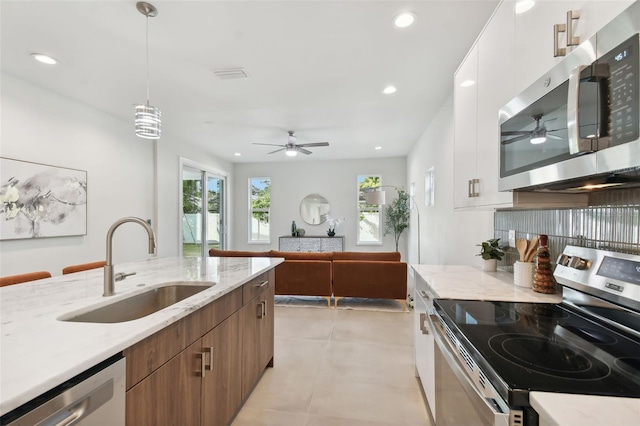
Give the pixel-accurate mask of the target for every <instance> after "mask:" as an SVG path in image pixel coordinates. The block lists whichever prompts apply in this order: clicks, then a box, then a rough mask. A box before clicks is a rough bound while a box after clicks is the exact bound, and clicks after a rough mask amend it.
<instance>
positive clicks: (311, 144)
mask: <svg viewBox="0 0 640 426" xmlns="http://www.w3.org/2000/svg"><path fill="white" fill-rule="evenodd" d="M297 146H306V147H312V146H329V142H312V143H303V144H298V145H297Z"/></svg>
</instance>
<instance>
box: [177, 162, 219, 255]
mask: <svg viewBox="0 0 640 426" xmlns="http://www.w3.org/2000/svg"><path fill="white" fill-rule="evenodd" d="M181 163H182V215H181V216H182V219H181V229H182V255H183V256H208V253H209V249H211V248H218V249H219V248H222V249H224V248H225V247H226V226H225V223H226V215H225V205H226V201H225V191H224V189H225V187H226V177H225V176H224V175H222V174H218V173H214V172H209V171H207V170H205V169H204V168H203V166H199V165H197V164H195V163H192V162H190V161H187V160H181ZM204 206H206V209H205V207H204Z"/></svg>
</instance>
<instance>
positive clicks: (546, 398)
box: [411, 265, 640, 426]
mask: <svg viewBox="0 0 640 426" xmlns="http://www.w3.org/2000/svg"><path fill="white" fill-rule="evenodd" d="M411 267H412V268H413V270H414V271H416V273H418V275H420V276H421V277H422V278H424V280H425V281H426V282H427V284H428V285H429V287H430V289H431V290H432V291H433V292H434V295H435V297H440V298H446V299H468V300H497V301H504V302H511V301H515V302H533V303H535V302H542V303H559V302H560V301H561V300H562V296H561V295H560V294H555V295H548V294H539V293H535V292H534V291H533V290H531V289H528V288H523V287H517V286H515V285H513V274H511V273H509V272H503V271H498V272H483V271H481V270H480V268H475V267H472V266H464V265H411ZM529 398H530V402H531V406H532V407H533V408H534V410H536V412H538V414H539V415H540V425H541V426H546V425H554V426H590V425H593V426H603V425H607V426H638V425H640V398H616V397H607V396H594V395H573V394H562V393H549V392H531V393H530V395H529Z"/></svg>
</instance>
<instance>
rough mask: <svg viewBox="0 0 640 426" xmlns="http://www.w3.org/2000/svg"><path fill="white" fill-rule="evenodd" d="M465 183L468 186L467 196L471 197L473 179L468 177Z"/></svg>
mask: <svg viewBox="0 0 640 426" xmlns="http://www.w3.org/2000/svg"><path fill="white" fill-rule="evenodd" d="M467 185H468V188H467V197H468V198H473V180H472V179H469V180H468V181H467Z"/></svg>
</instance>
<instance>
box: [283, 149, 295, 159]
mask: <svg viewBox="0 0 640 426" xmlns="http://www.w3.org/2000/svg"><path fill="white" fill-rule="evenodd" d="M285 154H287V157H295V156H296V155H298V151H297V150H296V149H295V148H287V150H286V151H285Z"/></svg>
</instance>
